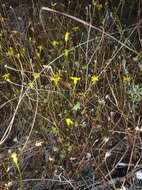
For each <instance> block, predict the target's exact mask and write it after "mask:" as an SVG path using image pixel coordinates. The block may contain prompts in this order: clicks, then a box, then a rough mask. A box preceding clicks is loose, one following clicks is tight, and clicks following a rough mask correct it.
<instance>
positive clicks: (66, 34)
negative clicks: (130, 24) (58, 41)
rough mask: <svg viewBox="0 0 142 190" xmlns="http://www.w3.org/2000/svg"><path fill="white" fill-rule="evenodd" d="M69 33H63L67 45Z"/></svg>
mask: <svg viewBox="0 0 142 190" xmlns="http://www.w3.org/2000/svg"><path fill="white" fill-rule="evenodd" d="M69 36H70V32H66V33H65V42H66V43H67V42H68V40H69Z"/></svg>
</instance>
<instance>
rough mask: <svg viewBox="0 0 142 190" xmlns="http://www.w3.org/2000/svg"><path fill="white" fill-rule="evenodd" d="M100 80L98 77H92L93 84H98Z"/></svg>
mask: <svg viewBox="0 0 142 190" xmlns="http://www.w3.org/2000/svg"><path fill="white" fill-rule="evenodd" d="M98 80H99V77H98V76H96V75H93V76H92V77H91V82H93V83H95V82H97V81H98Z"/></svg>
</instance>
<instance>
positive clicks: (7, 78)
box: [2, 73, 10, 80]
mask: <svg viewBox="0 0 142 190" xmlns="http://www.w3.org/2000/svg"><path fill="white" fill-rule="evenodd" d="M2 78H3V79H4V80H9V78H10V73H5V74H4V75H2Z"/></svg>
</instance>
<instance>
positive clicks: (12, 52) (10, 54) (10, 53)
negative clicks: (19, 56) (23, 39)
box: [6, 47, 14, 57]
mask: <svg viewBox="0 0 142 190" xmlns="http://www.w3.org/2000/svg"><path fill="white" fill-rule="evenodd" d="M6 55H7V56H8V57H11V56H13V55H14V51H13V48H12V47H10V48H9V50H8V52H7V53H6Z"/></svg>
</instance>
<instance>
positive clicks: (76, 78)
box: [70, 77, 81, 86]
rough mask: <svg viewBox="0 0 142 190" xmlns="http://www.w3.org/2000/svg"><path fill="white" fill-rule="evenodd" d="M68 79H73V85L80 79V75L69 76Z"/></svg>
mask: <svg viewBox="0 0 142 190" xmlns="http://www.w3.org/2000/svg"><path fill="white" fill-rule="evenodd" d="M70 79H72V80H73V84H74V86H76V84H77V82H78V81H80V80H81V78H80V77H70Z"/></svg>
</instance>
